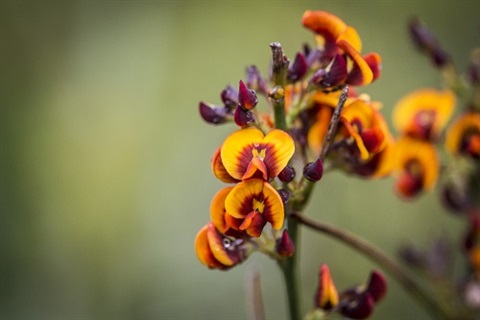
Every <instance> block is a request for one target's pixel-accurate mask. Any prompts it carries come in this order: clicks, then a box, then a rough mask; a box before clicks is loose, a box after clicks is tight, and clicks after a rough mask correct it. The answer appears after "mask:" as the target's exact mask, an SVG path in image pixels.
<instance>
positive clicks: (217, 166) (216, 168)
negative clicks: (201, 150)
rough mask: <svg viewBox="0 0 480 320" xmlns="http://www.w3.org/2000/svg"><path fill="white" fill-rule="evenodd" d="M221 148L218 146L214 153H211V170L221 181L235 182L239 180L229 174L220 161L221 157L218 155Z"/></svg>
mask: <svg viewBox="0 0 480 320" xmlns="http://www.w3.org/2000/svg"><path fill="white" fill-rule="evenodd" d="M221 148H222V147H219V148H218V149H217V150H215V153H214V154H213V157H212V161H211V167H212V172H213V174H214V175H215V177H217V178H218V179H220V180H221V181H223V182H226V183H236V182H238V181H240V180H237V179H235V178H233V177H232V176H231V175H229V174H228V172H227V169H225V166H224V165H223V162H222V157H221V156H220V150H221Z"/></svg>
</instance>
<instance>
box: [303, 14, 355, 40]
mask: <svg viewBox="0 0 480 320" xmlns="http://www.w3.org/2000/svg"><path fill="white" fill-rule="evenodd" d="M302 24H303V26H304V27H306V28H308V29H310V30H312V31H313V32H315V33H316V34H318V35H321V36H323V37H324V38H325V39H327V41H328V40H334V41H335V40H336V39H337V38H338V37H339V36H340V34H342V33H343V32H344V31H345V29H346V28H347V25H346V24H345V23H344V22H343V21H342V20H341V19H340V18H339V17H337V16H336V15H333V14H331V13H328V12H326V11H310V10H307V11H305V13H304V14H303V17H302Z"/></svg>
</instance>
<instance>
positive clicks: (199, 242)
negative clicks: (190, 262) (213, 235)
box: [195, 225, 225, 269]
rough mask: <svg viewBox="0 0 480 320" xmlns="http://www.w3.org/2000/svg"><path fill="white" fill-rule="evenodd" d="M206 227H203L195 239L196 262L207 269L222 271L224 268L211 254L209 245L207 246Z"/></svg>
mask: <svg viewBox="0 0 480 320" xmlns="http://www.w3.org/2000/svg"><path fill="white" fill-rule="evenodd" d="M207 233H208V225H205V226H203V228H202V229H200V231H199V232H198V233H197V236H196V237H195V253H196V254H197V258H198V260H200V262H201V263H202V264H204V265H205V266H207V267H209V268H218V269H224V268H225V266H224V265H223V264H221V263H220V262H219V261H218V260H217V259H215V257H214V256H213V254H212V250H210V245H209V244H208V236H207Z"/></svg>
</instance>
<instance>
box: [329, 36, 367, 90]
mask: <svg viewBox="0 0 480 320" xmlns="http://www.w3.org/2000/svg"><path fill="white" fill-rule="evenodd" d="M337 45H338V46H339V47H340V48H341V49H343V51H345V53H346V54H347V55H348V56H349V57H350V58H351V59H352V60H353V68H352V70H351V71H350V72H349V74H348V78H347V83H348V84H351V85H356V86H362V85H366V84H369V83H371V82H372V81H373V72H372V70H371V69H370V66H369V65H368V63H367V62H366V61H365V59H363V57H362V56H361V54H360V53H359V52H358V51H357V50H355V48H354V47H353V46H352V45H351V44H350V43H348V42H347V41H345V40H343V39H340V40H339V41H337Z"/></svg>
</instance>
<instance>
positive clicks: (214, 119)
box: [198, 102, 229, 124]
mask: <svg viewBox="0 0 480 320" xmlns="http://www.w3.org/2000/svg"><path fill="white" fill-rule="evenodd" d="M198 109H199V111H200V116H201V117H202V118H203V120H205V121H206V122H208V123H212V124H220V123H224V122H226V121H228V120H229V118H228V117H227V115H228V110H227V109H226V108H224V107H215V106H209V105H207V104H206V103H204V102H200V103H199V104H198Z"/></svg>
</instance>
